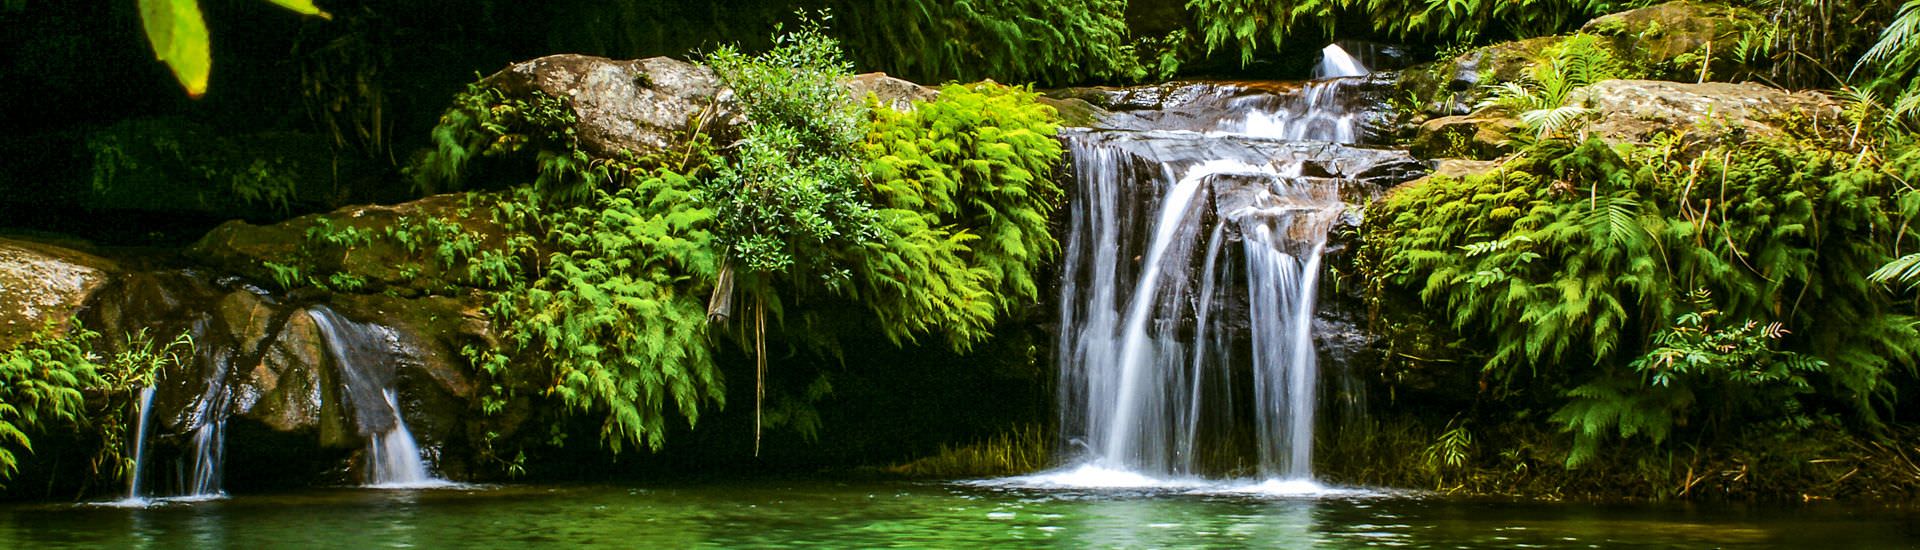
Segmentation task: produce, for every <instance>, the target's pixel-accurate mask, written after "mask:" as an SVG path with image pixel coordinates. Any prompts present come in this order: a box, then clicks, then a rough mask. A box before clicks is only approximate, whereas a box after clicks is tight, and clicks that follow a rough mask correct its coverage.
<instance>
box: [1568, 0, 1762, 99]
mask: <svg viewBox="0 0 1920 550" xmlns="http://www.w3.org/2000/svg"><path fill="white" fill-rule="evenodd" d="M1764 24H1766V19H1765V18H1762V17H1760V15H1759V14H1757V13H1754V11H1753V10H1750V9H1747V8H1740V7H1733V6H1728V5H1724V4H1717V3H1710V2H1695V1H1692V0H1679V1H1677V2H1667V3H1664V4H1657V5H1653V6H1648V7H1644V8H1640V9H1636V10H1628V11H1623V12H1620V13H1615V14H1612V15H1606V16H1601V17H1596V18H1594V19H1593V20H1592V21H1589V22H1587V24H1586V26H1583V27H1581V28H1580V32H1583V33H1587V34H1594V35H1599V36H1604V37H1607V38H1608V39H1610V40H1611V41H1612V43H1613V49H1614V51H1615V53H1616V55H1618V56H1620V59H1621V60H1622V61H1625V62H1627V63H1628V64H1629V65H1632V66H1636V67H1644V68H1646V69H1648V70H1649V71H1651V74H1649V75H1648V76H1650V77H1656V78H1672V79H1678V80H1686V81H1696V80H1713V79H1715V78H1722V79H1724V78H1727V77H1730V76H1733V75H1735V74H1736V73H1737V72H1738V71H1739V69H1740V66H1741V64H1740V61H1739V60H1738V59H1736V58H1734V56H1733V52H1734V50H1735V49H1736V48H1737V46H1738V43H1739V41H1740V36H1741V35H1742V34H1743V33H1745V32H1746V31H1747V29H1751V28H1755V27H1758V26H1760V25H1764ZM1702 65H1706V67H1707V69H1708V70H1707V71H1706V73H1705V74H1704V75H1703V74H1702V72H1701V68H1702Z"/></svg>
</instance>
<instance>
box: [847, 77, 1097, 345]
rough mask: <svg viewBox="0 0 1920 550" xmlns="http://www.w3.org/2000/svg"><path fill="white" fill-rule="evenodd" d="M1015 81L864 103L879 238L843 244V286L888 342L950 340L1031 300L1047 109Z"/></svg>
mask: <svg viewBox="0 0 1920 550" xmlns="http://www.w3.org/2000/svg"><path fill="white" fill-rule="evenodd" d="M1036 98H1037V94H1035V93H1034V92H1033V91H1032V90H1030V89H1026V88H1017V87H1007V86H1002V85H998V84H993V83H982V84H975V85H971V86H960V85H950V86H947V87H946V88H944V89H942V90H941V91H940V97H939V99H937V100H934V101H930V102H922V103H917V104H915V106H914V108H913V109H912V110H910V111H908V112H905V113H896V112H893V111H891V110H887V109H882V108H878V106H877V105H876V106H875V108H874V109H873V111H874V113H876V116H877V120H876V122H875V123H874V127H873V131H872V132H871V133H870V134H869V135H868V136H867V139H866V142H865V143H864V151H863V152H862V153H863V156H864V157H865V158H867V159H869V160H868V161H867V162H866V166H867V169H868V171H869V172H870V173H871V174H872V178H871V181H872V190H873V195H874V199H875V202H876V207H877V208H878V209H879V210H878V214H879V218H880V219H881V220H882V223H881V224H880V234H881V236H882V237H881V239H879V240H878V241H876V242H875V243H874V244H873V245H870V246H864V247H860V248H858V249H855V250H852V251H850V252H852V253H853V254H854V255H855V256H856V257H857V264H856V265H858V266H860V269H859V270H858V274H859V275H858V277H857V278H856V280H857V284H855V285H854V289H853V293H854V295H855V297H856V298H860V299H862V300H863V301H865V302H866V303H867V305H868V309H870V310H871V311H873V312H874V314H875V315H877V316H878V317H879V320H880V326H881V327H882V328H883V330H885V332H886V334H887V336H888V337H889V338H892V339H893V340H894V341H895V342H900V341H903V340H911V339H912V338H913V335H914V334H916V333H927V332H935V331H945V332H946V333H947V336H948V338H949V341H950V342H951V343H952V344H953V346H954V347H955V348H956V349H965V348H966V347H967V346H968V345H969V344H970V343H972V342H975V341H979V340H981V339H984V338H985V337H986V335H987V332H988V330H989V329H991V328H992V326H993V324H994V323H995V322H996V321H997V319H999V318H1001V317H1002V316H1004V315H1006V314H1009V313H1011V312H1013V311H1015V310H1017V309H1019V308H1021V307H1023V306H1024V305H1026V304H1032V303H1034V302H1036V301H1038V299H1039V297H1040V285H1039V283H1038V281H1037V279H1038V277H1039V275H1038V273H1037V271H1039V269H1040V267H1041V265H1043V264H1044V263H1045V262H1046V261H1047V260H1048V259H1049V258H1052V257H1053V255H1054V254H1055V253H1056V251H1057V249H1058V248H1059V244H1058V243H1057V242H1056V241H1055V240H1054V238H1053V234H1052V232H1051V231H1049V229H1048V227H1047V221H1048V220H1049V219H1050V218H1051V216H1052V214H1053V211H1054V209H1055V208H1056V207H1057V206H1058V204H1059V202H1060V201H1061V199H1062V196H1063V193H1062V191H1061V189H1060V187H1059V185H1058V184H1057V183H1056V182H1055V181H1054V178H1053V167H1054V165H1055V164H1056V163H1057V162H1059V159H1060V156H1061V154H1062V149H1061V147H1060V144H1059V142H1058V141H1055V140H1054V137H1053V135H1054V133H1055V132H1056V131H1057V129H1058V124H1059V122H1058V115H1057V114H1056V113H1055V112H1054V111H1053V108H1051V107H1048V106H1046V105H1044V104H1041V103H1039V102H1038V101H1037V100H1036Z"/></svg>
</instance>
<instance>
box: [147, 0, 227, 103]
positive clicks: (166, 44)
mask: <svg viewBox="0 0 1920 550" xmlns="http://www.w3.org/2000/svg"><path fill="white" fill-rule="evenodd" d="M140 21H141V23H142V24H144V25H145V26H146V29H147V41H148V42H150V43H152V44H153V53H154V56H155V57H156V58H157V59H159V60H160V62H161V63H166V64H167V68H169V69H172V70H173V77H174V78H175V79H177V80H179V81H180V87H181V88H184V89H186V91H187V95H188V96H191V97H195V98H198V97H200V96H201V95H202V94H205V93H207V76H208V75H209V74H211V73H212V72H213V57H212V54H210V53H209V52H208V51H207V22H206V20H205V19H203V18H201V16H200V2H199V0H140Z"/></svg>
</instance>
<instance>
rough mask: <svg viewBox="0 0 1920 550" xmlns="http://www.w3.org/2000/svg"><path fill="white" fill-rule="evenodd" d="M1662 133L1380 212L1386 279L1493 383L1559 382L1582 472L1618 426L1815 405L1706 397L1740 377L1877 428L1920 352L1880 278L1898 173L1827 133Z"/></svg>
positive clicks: (1672, 425) (1377, 231) (1549, 146)
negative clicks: (1671, 138)
mask: <svg viewBox="0 0 1920 550" xmlns="http://www.w3.org/2000/svg"><path fill="white" fill-rule="evenodd" d="M1663 143H1666V144H1665V145H1660V146H1652V147H1637V146H1619V147H1617V148H1616V147H1614V146H1609V145H1607V144H1605V143H1603V142H1600V141H1597V140H1590V141H1587V142H1582V143H1576V142H1573V141H1570V140H1567V139H1564V138H1548V139H1544V140H1540V141H1539V142H1537V143H1533V144H1530V145H1527V146H1526V147H1524V148H1523V153H1524V156H1523V157H1522V158H1520V159H1518V160H1515V161H1513V162H1512V163H1510V164H1508V165H1507V166H1505V167H1503V168H1502V169H1500V170H1498V171H1495V172H1493V173H1491V174H1486V175H1480V176H1473V177H1468V178H1464V179H1448V178H1437V179H1436V180H1435V181H1434V182H1433V183H1430V184H1428V185H1424V186H1420V187H1415V188H1411V189H1406V190H1403V191H1401V192H1398V193H1395V194H1393V195H1391V196H1389V197H1388V198H1387V199H1385V200H1383V201H1381V202H1378V203H1375V204H1374V205H1372V206H1370V207H1369V216H1368V217H1367V219H1368V221H1367V222H1366V223H1367V224H1368V225H1369V226H1370V229H1369V230H1368V235H1369V236H1368V238H1367V242H1366V244H1365V246H1364V247H1363V254H1364V256H1365V257H1366V258H1369V259H1368V260H1367V262H1368V263H1371V264H1373V265H1374V267H1372V268H1371V269H1373V270H1374V275H1373V283H1372V284H1373V289H1372V290H1370V292H1371V293H1372V294H1373V295H1374V296H1376V299H1383V298H1382V297H1383V296H1384V295H1385V293H1392V292H1413V293H1417V295H1418V297H1419V299H1420V300H1421V302H1422V303H1424V304H1426V305H1427V307H1428V308H1430V310H1431V311H1434V312H1436V313H1441V314H1442V315H1443V316H1444V317H1443V318H1445V319H1447V321H1448V322H1449V323H1450V324H1451V326H1452V327H1453V328H1454V329H1455V330H1456V331H1457V332H1458V333H1459V334H1463V335H1470V338H1469V341H1470V342H1473V343H1475V346H1476V347H1479V348H1480V349H1482V350H1484V352H1485V353H1486V355H1485V358H1486V360H1485V362H1484V363H1483V366H1482V369H1483V379H1484V380H1486V381H1488V382H1489V384H1490V386H1491V387H1492V388H1495V389H1499V388H1520V389H1522V390H1523V391H1524V390H1525V389H1533V390H1535V391H1545V392H1548V393H1556V394H1558V393H1561V392H1562V391H1564V392H1565V393H1564V395H1565V398H1566V399H1567V401H1565V402H1562V403H1557V404H1553V405H1552V406H1553V407H1554V408H1555V409H1557V410H1558V411H1559V413H1558V414H1557V415H1556V418H1557V419H1558V420H1559V421H1560V422H1561V423H1562V424H1563V425H1564V426H1567V427H1568V428H1569V429H1570V430H1572V431H1574V432H1575V434H1576V439H1577V440H1578V441H1577V443H1579V445H1580V449H1581V452H1579V453H1577V457H1576V460H1574V461H1573V462H1574V463H1575V464H1577V463H1579V462H1581V461H1583V460H1586V459H1587V458H1588V457H1590V456H1591V454H1590V453H1589V452H1588V451H1592V450H1593V449H1594V448H1595V447H1594V445H1596V444H1597V443H1598V442H1599V441H1602V440H1605V439H1607V438H1610V437H1613V436H1621V437H1629V438H1631V437H1639V436H1647V437H1649V438H1650V439H1653V440H1655V441H1658V440H1662V439H1664V438H1665V437H1667V435H1668V434H1669V433H1670V432H1671V431H1673V430H1675V429H1679V428H1681V427H1689V428H1690V429H1704V428H1702V425H1703V424H1708V425H1713V424H1717V423H1720V422H1721V421H1727V419H1747V418H1770V419H1771V418H1790V417H1792V416H1793V415H1797V414H1799V413H1797V412H1793V411H1786V412H1781V413H1778V414H1776V413H1775V412H1772V411H1775V409H1769V408H1766V407H1759V406H1746V405H1741V406H1743V407H1747V408H1745V409H1741V410H1737V411H1732V412H1728V411H1702V410H1700V409H1701V407H1700V406H1696V403H1705V402H1706V401H1704V400H1701V399H1698V398H1697V397H1696V396H1697V395H1699V394H1700V392H1715V391H1723V389H1719V388H1723V387H1725V386H1726V384H1732V383H1733V382H1734V381H1736V379H1738V380H1744V381H1749V382H1753V383H1755V384H1760V385H1761V386H1764V387H1765V388H1766V389H1763V390H1753V391H1750V392H1749V391H1748V390H1739V391H1735V390H1730V389H1726V390H1724V391H1729V392H1734V393H1737V394H1740V395H1739V396H1740V397H1742V398H1744V397H1745V396H1747V395H1748V393H1751V394H1753V395H1756V396H1759V398H1760V399H1761V400H1762V401H1765V402H1768V403H1776V404H1777V403H1778V402H1781V401H1782V400H1780V399H1772V398H1769V397H1766V396H1765V395H1761V394H1764V393H1765V392H1766V391H1774V389H1781V390H1782V391H1788V393H1794V394H1795V395H1798V393H1796V392H1801V391H1802V390H1805V389H1807V388H1806V386H1810V387H1811V394H1810V395H1809V398H1808V399H1805V400H1801V402H1803V403H1806V404H1807V407H1809V408H1811V407H1814V406H1816V405H1825V406H1832V407H1834V408H1830V409H1825V410H1824V411H1823V412H1824V413H1826V414H1846V415H1848V416H1849V417H1851V418H1854V419H1856V420H1857V421H1859V422H1860V423H1861V424H1863V425H1874V424H1877V423H1878V422H1879V419H1880V417H1881V412H1882V411H1884V410H1886V404H1887V403H1888V402H1889V400H1890V399H1891V398H1892V391H1891V390H1892V387H1893V385H1892V382H1891V379H1892V377H1893V376H1895V373H1897V372H1901V371H1903V370H1910V369H1911V368H1912V367H1913V365H1914V361H1915V359H1916V353H1920V345H1917V344H1916V342H1920V340H1917V339H1916V336H1920V334H1916V332H1915V328H1914V327H1915V325H1914V323H1915V318H1914V317H1912V316H1911V315H1910V314H1909V313H1907V312H1908V311H1909V310H1905V309H1902V308H1900V307H1898V306H1896V305H1895V304H1893V303H1892V301H1890V300H1888V299H1887V298H1888V297H1887V296H1886V295H1885V294H1884V291H1883V290H1880V289H1878V288H1876V287H1875V286H1874V285H1873V284H1871V283H1870V282H1869V281H1868V279H1867V274H1868V273H1870V272H1872V271H1874V269H1875V268H1877V267H1879V266H1881V265H1883V264H1885V263H1886V262H1887V259H1888V257H1889V256H1890V254H1889V251H1890V250H1891V246H1892V244H1893V242H1894V241H1895V238H1896V237H1898V236H1899V234H1900V233H1901V232H1905V231H1907V230H1906V229H1903V228H1902V227H1901V225H1900V224H1897V223H1894V220H1895V215H1896V213H1897V209H1896V208H1894V205H1893V204H1892V203H1893V198H1894V196H1895V195H1896V193H1897V191H1898V189H1899V188H1900V185H1899V183H1898V179H1897V178H1895V177H1894V176H1893V174H1891V173H1890V172H1891V167H1892V165H1891V164H1887V163H1884V161H1876V160H1874V159H1872V158H1868V159H1864V160H1863V159H1862V157H1860V156H1859V155H1858V154H1857V153H1856V152H1855V151H1853V150H1850V149H1848V148H1847V147H1846V146H1845V142H1844V140H1836V139H1835V138H1834V137H1833V136H1824V137H1823V136H1821V135H1818V134H1812V135H1806V136H1798V137H1787V138H1769V139H1766V140H1755V141H1749V142H1746V143H1741V144H1732V145H1722V146H1720V148H1717V149H1713V150H1710V151H1707V152H1699V153H1697V154H1688V153H1686V152H1684V151H1682V150H1680V149H1678V147H1679V144H1677V143H1675V142H1663ZM1709 182H1710V183H1709ZM1690 289H1707V291H1708V292H1711V293H1712V295H1713V296H1715V297H1716V299H1715V305H1714V306H1713V307H1711V308H1707V307H1704V306H1699V305H1696V304H1694V303H1692V302H1691V301H1690V300H1688V299H1686V298H1685V297H1686V296H1687V295H1688V291H1689V290H1690ZM1690 311H1691V312H1693V315H1691V316H1689V315H1688V314H1687V312H1690ZM1709 311H1711V312H1712V313H1710V314H1709V313H1707V312H1709ZM1719 319H1740V320H1751V321H1753V322H1754V324H1752V325H1748V324H1745V323H1744V321H1743V322H1741V323H1735V324H1732V325H1730V326H1727V325H1720V324H1718V322H1719V321H1718V320H1719ZM1669 320H1672V321H1669ZM1789 330H1790V331H1791V332H1788V331H1789ZM1763 343H1764V344H1765V345H1761V344H1763ZM1727 345H1734V347H1732V348H1726V349H1722V347H1724V346H1727ZM1700 350H1713V351H1712V353H1711V354H1708V353H1705V352H1700ZM1736 350H1749V351H1751V353H1748V352H1740V353H1735V351H1736ZM1756 350H1764V351H1756ZM1696 352H1698V353H1696ZM1689 354H1693V355H1689ZM1694 359H1697V360H1698V362H1689V361H1692V360H1694ZM1643 380H1644V381H1643ZM1801 381H1804V382H1805V386H1803V385H1802V384H1801ZM1563 382H1565V383H1568V385H1571V386H1574V387H1573V389H1571V390H1562V389H1561V388H1564V387H1565V386H1561V385H1560V384H1561V383H1563ZM1742 383H1745V382H1742ZM1751 389H1752V388H1749V390H1751ZM1789 390H1790V391H1789ZM1742 392H1747V393H1742ZM1735 402H1737V401H1732V400H1728V399H1721V398H1718V397H1716V398H1715V399H1714V400H1713V403H1714V404H1715V405H1716V406H1717V405H1719V404H1722V403H1735ZM1550 403H1551V402H1550ZM1783 406H1784V405H1783ZM1795 406H1797V405H1795ZM1789 413H1791V414H1789Z"/></svg>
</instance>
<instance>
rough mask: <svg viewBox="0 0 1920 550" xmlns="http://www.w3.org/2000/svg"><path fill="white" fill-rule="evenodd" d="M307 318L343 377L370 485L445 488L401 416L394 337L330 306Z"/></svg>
mask: <svg viewBox="0 0 1920 550" xmlns="http://www.w3.org/2000/svg"><path fill="white" fill-rule="evenodd" d="M306 314H307V316H308V317H310V318H312V319H313V322H314V325H315V326H317V327H319V329H320V334H321V336H322V337H324V338H325V339H326V343H327V351H328V353H329V354H330V355H331V356H332V358H333V364H334V368H335V371H336V372H338V373H339V374H340V376H339V380H340V384H341V390H342V392H341V393H342V395H344V396H345V401H347V404H348V405H350V406H351V407H352V411H353V417H354V420H355V422H356V423H357V424H358V425H359V428H360V433H361V435H363V436H365V437H366V438H367V446H366V458H367V462H366V465H365V472H366V475H365V484H366V485H368V486H373V487H383V488H409V487H422V486H434V485H443V484H446V482H445V481H442V480H438V479H435V478H434V477H433V476H432V475H431V474H429V473H428V472H427V465H426V462H425V460H423V459H422V457H421V453H420V446H419V444H418V443H416V442H415V440H414V438H413V432H412V431H409V430H408V429H407V423H406V419H404V418H402V416H401V413H400V405H399V400H398V399H396V398H395V392H394V387H393V378H394V373H393V367H394V364H393V357H394V353H393V349H394V346H395V337H394V335H393V334H392V331H391V330H389V329H387V328H386V327H382V326H380V325H375V324H368V323H356V322H353V321H351V320H348V319H346V318H345V317H341V316H340V315H339V314H338V313H335V312H334V311H333V310H332V309H331V308H328V307H326V306H314V307H311V308H308V309H307V310H306Z"/></svg>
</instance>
